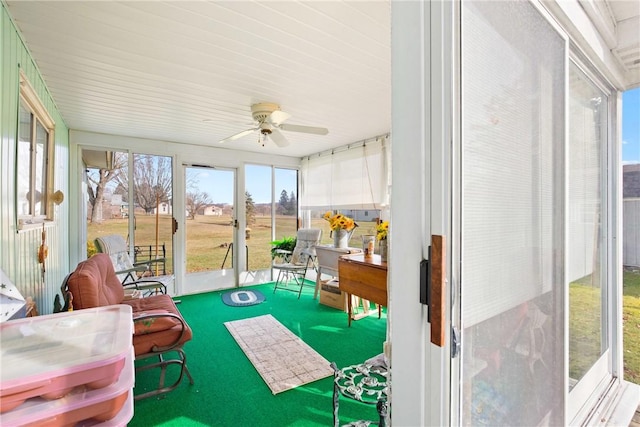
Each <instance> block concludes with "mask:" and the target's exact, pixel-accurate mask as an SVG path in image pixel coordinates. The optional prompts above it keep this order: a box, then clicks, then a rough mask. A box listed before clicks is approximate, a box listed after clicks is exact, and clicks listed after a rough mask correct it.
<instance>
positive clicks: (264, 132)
mask: <svg viewBox="0 0 640 427" xmlns="http://www.w3.org/2000/svg"><path fill="white" fill-rule="evenodd" d="M251 116H252V117H253V120H254V121H255V122H256V125H255V126H254V127H252V128H250V129H247V130H243V131H242V132H238V133H236V134H235V135H231V136H230V137H228V138H225V139H222V140H220V142H221V143H223V142H227V141H235V140H236V139H239V138H242V137H243V136H246V135H249V134H250V133H253V132H255V131H260V135H259V136H258V142H261V143H262V145H264V143H265V140H266V139H267V137H269V138H271V140H272V141H273V142H275V144H276V145H277V146H278V147H286V146H287V145H289V141H288V140H287V138H285V136H284V135H283V134H282V133H281V132H280V131H281V130H284V131H291V132H302V133H310V134H314V135H326V134H328V133H329V130H328V129H327V128H321V127H314V126H301V125H289V124H285V123H283V122H284V121H285V120H287V119H288V118H289V117H291V115H290V114H288V113H285V112H284V111H282V110H280V106H279V105H277V104H273V103H271V102H261V103H259V104H253V105H252V106H251Z"/></svg>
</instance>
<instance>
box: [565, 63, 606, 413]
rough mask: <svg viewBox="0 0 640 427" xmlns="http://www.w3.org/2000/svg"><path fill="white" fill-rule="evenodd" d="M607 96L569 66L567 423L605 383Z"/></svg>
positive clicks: (592, 82)
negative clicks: (568, 391)
mask: <svg viewBox="0 0 640 427" xmlns="http://www.w3.org/2000/svg"><path fill="white" fill-rule="evenodd" d="M608 117H609V97H608V96H607V94H606V92H605V91H604V90H603V89H601V88H600V87H598V86H597V85H596V83H595V82H594V81H593V80H592V79H591V78H590V77H589V76H588V75H587V74H586V73H585V72H584V71H583V70H582V69H581V68H580V67H579V66H578V64H577V63H575V62H572V63H571V65H570V67H569V150H568V154H569V162H568V164H569V186H568V191H569V194H568V212H567V226H568V240H567V242H568V245H567V246H568V247H567V249H568V253H567V283H568V287H569V384H568V388H569V390H570V394H569V405H568V411H569V414H568V416H569V419H572V418H573V417H574V416H575V415H576V413H577V412H578V411H579V410H580V408H581V406H582V404H583V403H584V402H585V401H587V399H588V397H589V396H590V395H591V394H592V393H593V392H594V391H596V390H598V388H599V387H600V388H602V387H603V386H605V385H606V384H607V383H608V380H609V378H610V377H611V375H610V373H609V372H610V368H609V366H610V363H611V349H610V344H611V343H610V339H609V334H608V333H607V319H608V292H607V286H606V284H607V275H608V271H609V269H608V263H607V259H608V251H607V244H606V242H607V232H606V231H607V228H606V226H605V225H606V224H607V221H608V216H607V212H608V209H607V192H606V185H605V183H606V173H605V171H606V159H607V157H606V152H607V151H606V148H607V129H608Z"/></svg>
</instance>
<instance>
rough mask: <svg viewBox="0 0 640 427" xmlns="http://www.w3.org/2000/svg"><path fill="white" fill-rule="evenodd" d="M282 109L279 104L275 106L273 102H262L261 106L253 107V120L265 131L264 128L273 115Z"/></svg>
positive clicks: (254, 105) (255, 105)
mask: <svg viewBox="0 0 640 427" xmlns="http://www.w3.org/2000/svg"><path fill="white" fill-rule="evenodd" d="M279 109H280V106H279V105H278V104H273V103H271V102H262V103H259V104H253V105H252V106H251V115H252V116H253V120H255V121H256V122H258V123H260V128H261V129H262V130H264V129H265V128H264V127H263V126H262V125H263V124H264V123H265V122H266V121H267V119H268V118H269V116H271V113H273V112H274V111H277V110H279Z"/></svg>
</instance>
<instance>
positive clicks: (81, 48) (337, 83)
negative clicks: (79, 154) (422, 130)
mask: <svg viewBox="0 0 640 427" xmlns="http://www.w3.org/2000/svg"><path fill="white" fill-rule="evenodd" d="M6 4H7V5H8V10H9V12H10V14H11V15H12V16H13V18H14V21H15V23H16V25H17V26H18V28H19V29H20V31H21V32H22V34H23V36H24V39H25V43H26V45H27V47H28V48H29V50H30V51H31V53H32V55H33V57H34V58H35V60H36V62H37V65H38V67H39V69H40V71H41V72H42V74H43V76H44V79H45V81H46V83H47V85H48V87H49V89H50V91H51V94H52V96H53V97H54V99H55V101H56V103H57V105H58V107H59V109H60V111H61V114H62V116H63V118H64V120H65V122H66V123H67V125H68V126H69V127H70V128H71V129H76V130H85V131H92V132H99V133H106V134H114V135H125V136H134V137H142V138H152V139H158V140H164V141H175V142H182V143H192V144H199V145H211V146H216V147H228V148H237V149H242V150H249V151H257V152H264V153H275V154H281V155H287V156H295V157H301V156H304V155H307V154H312V153H317V152H320V151H323V150H326V149H330V148H334V147H337V146H341V145H345V144H348V143H352V142H356V141H359V140H363V139H367V138H371V137H374V136H377V135H381V134H386V133H388V132H389V131H390V127H391V81H390V79H391V63H390V37H391V34H390V3H389V2H388V1H358V2H335V1H329V2H325V1H323V2H319V1H300V2H297V1H296V2H294V1H283V2H280V1H268V2H265V1H216V2H203V1H198V2H186V1H179V2H175V1H174V2H158V1H148V2H128V1H125V2H111V1H108V2H96V1H71V2H57V1H8V2H6ZM256 102H273V103H276V104H279V105H280V107H281V109H282V110H283V111H285V112H287V113H289V114H290V115H291V117H290V118H289V119H288V120H287V121H286V123H287V124H297V125H308V126H320V127H326V128H328V129H329V134H328V135H326V136H318V135H309V134H305V133H299V132H290V131H287V132H285V131H282V134H283V135H285V136H286V138H287V139H288V140H289V142H290V145H289V146H288V147H285V148H279V147H277V146H276V145H275V144H274V143H273V142H267V143H266V145H265V146H264V147H263V146H261V145H260V144H258V143H257V140H258V135H259V133H258V132H254V133H252V134H250V135H248V136H246V137H243V138H241V139H238V140H236V141H232V142H226V143H225V144H219V142H218V141H219V140H221V139H223V138H226V137H228V136H231V135H233V134H236V133H238V132H240V131H242V130H245V129H248V128H251V127H252V126H253V120H252V117H251V108H250V107H251V105H252V104H254V103H256Z"/></svg>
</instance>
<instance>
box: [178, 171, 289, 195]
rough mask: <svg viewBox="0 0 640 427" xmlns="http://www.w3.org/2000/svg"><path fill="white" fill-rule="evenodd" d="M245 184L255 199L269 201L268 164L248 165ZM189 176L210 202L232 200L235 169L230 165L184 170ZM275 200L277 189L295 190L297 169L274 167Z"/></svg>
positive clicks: (269, 172)
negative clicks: (227, 167) (223, 167)
mask: <svg viewBox="0 0 640 427" xmlns="http://www.w3.org/2000/svg"><path fill="white" fill-rule="evenodd" d="M245 168H246V176H245V181H246V182H245V184H246V185H245V188H246V190H247V191H248V192H249V193H250V194H251V198H252V199H253V201H254V203H270V202H271V167H270V166H260V165H247V166H245ZM187 174H188V176H192V175H193V177H194V181H197V182H198V187H199V190H200V191H204V192H206V193H207V194H208V195H209V197H210V199H211V200H212V202H213V203H227V204H231V203H233V188H234V173H233V171H232V170H230V169H217V168H216V169H214V168H192V167H189V168H188V170H187ZM275 181H276V185H275V188H276V195H275V199H276V202H277V201H278V200H280V192H281V191H282V190H286V191H287V193H289V194H290V193H291V192H292V191H294V192H295V191H296V185H297V181H296V171H295V170H293V169H281V168H276V172H275Z"/></svg>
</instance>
